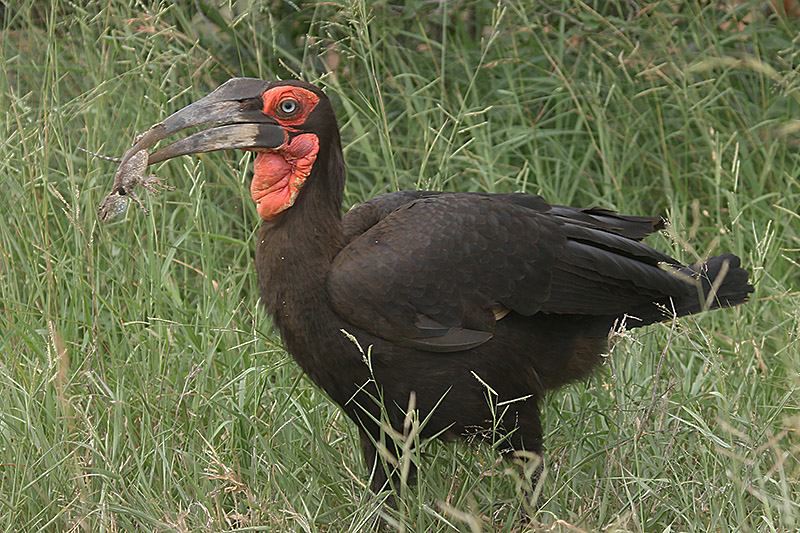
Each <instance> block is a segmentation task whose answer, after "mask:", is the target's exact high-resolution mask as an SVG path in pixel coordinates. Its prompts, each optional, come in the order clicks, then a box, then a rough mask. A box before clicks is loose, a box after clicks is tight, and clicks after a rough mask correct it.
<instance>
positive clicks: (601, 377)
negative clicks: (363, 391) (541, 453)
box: [0, 0, 800, 531]
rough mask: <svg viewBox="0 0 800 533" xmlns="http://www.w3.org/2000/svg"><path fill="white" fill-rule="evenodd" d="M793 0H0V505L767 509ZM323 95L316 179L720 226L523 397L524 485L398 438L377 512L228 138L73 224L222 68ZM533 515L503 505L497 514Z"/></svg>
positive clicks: (455, 510) (777, 515)
mask: <svg viewBox="0 0 800 533" xmlns="http://www.w3.org/2000/svg"><path fill="white" fill-rule="evenodd" d="M796 10H797V7H796V4H794V3H792V2H774V3H768V2H766V3H765V2H742V3H739V2H719V3H716V2H680V1H675V0H669V1H666V0H665V1H659V2H653V3H636V2H629V1H598V2H588V3H586V2H569V1H556V0H553V1H545V2H529V1H522V0H508V1H500V2H491V1H480V0H453V1H443V0H442V1H431V0H412V1H409V2H391V1H375V2H364V1H358V0H331V1H327V2H307V3H299V2H277V1H273V2H258V1H238V2H228V1H212V2H208V1H201V0H197V1H193V2H158V1H154V2H145V1H142V2H135V3H129V2H117V1H111V2H78V3H74V2H66V1H55V0H54V1H50V2H41V1H34V0H30V1H24V0H16V1H4V2H0V26H1V28H2V29H1V31H2V33H0V59H2V65H3V66H2V68H1V69H0V112H2V113H3V117H4V120H3V121H2V122H1V123H0V128H2V130H1V131H0V139H2V142H0V185H2V192H3V195H4V202H3V209H2V224H0V312H1V313H2V318H1V319H0V321H1V322H2V323H0V354H1V355H0V528H2V529H3V530H5V531H220V530H231V531H232V530H244V531H275V530H289V531H299V530H302V531H364V530H372V529H376V528H377V527H379V526H378V524H379V518H378V517H379V516H383V523H384V525H385V527H386V528H387V529H389V530H398V531H453V530H465V531H481V530H483V531H494V530H498V531H523V530H528V529H531V530H546V531H576V530H587V531H594V530H601V529H602V530H609V531H738V530H758V531H789V530H796V529H797V528H798V527H800V508H799V505H798V502H800V480H799V479H798V478H800V462H798V459H797V457H798V455H799V454H800V444H799V443H798V436H797V434H798V428H800V403H799V401H800V394H799V392H798V391H799V390H800V379H799V378H800V350H799V349H798V334H800V315H799V313H798V309H799V308H800V296H799V295H798V290H797V287H798V285H800V263H799V258H800V254H798V251H800V220H799V218H800V216H799V215H798V208H799V207H800V184H799V183H798V175H799V174H800V157H799V156H798V140H800V70H798V64H800V32H799V31H798V29H800V25H799V24H798V20H797V19H796V18H793V16H796V15H797V13H796ZM234 76H255V77H260V78H265V79H275V78H290V77H300V78H303V79H306V80H308V81H312V82H314V83H318V84H320V85H321V86H323V87H324V88H325V89H326V91H327V93H328V94H329V95H330V97H331V99H332V100H333V103H334V106H335V108H336V110H337V113H338V117H339V124H340V126H341V128H342V135H343V140H344V144H345V157H346V159H347V163H348V180H349V181H348V186H347V189H346V193H345V206H344V208H345V209H347V208H349V207H350V206H352V205H354V204H356V203H358V202H360V201H363V200H364V199H366V198H369V197H371V196H373V195H375V194H379V193H383V192H388V191H392V190H397V189H406V188H434V189H446V190H464V191H489V192H528V193H533V194H542V195H544V196H545V197H546V198H547V199H548V200H550V201H552V202H554V203H561V204H573V205H602V206H604V207H608V208H611V209H615V210H618V211H621V212H627V213H632V214H649V215H663V216H665V217H667V218H668V219H669V220H670V221H671V223H672V226H671V228H672V229H671V230H670V231H668V232H665V233H664V234H663V235H661V236H657V237H655V238H653V239H652V240H651V241H650V243H651V244H652V245H653V246H656V247H658V248H659V249H660V250H662V251H665V252H667V253H670V254H673V255H674V256H676V257H679V258H681V259H682V260H684V261H693V260H696V259H697V258H700V257H703V256H705V255H709V254H718V253H723V252H733V253H736V254H738V255H740V256H741V257H742V259H743V263H744V264H745V265H746V266H747V267H748V268H749V269H750V270H751V272H752V278H753V280H754V281H755V284H756V293H755V295H754V297H753V299H752V301H751V302H750V303H749V304H747V305H745V306H742V307H741V308H738V309H735V310H728V311H723V312H716V313H711V314H708V315H703V316H698V317H691V318H687V319H683V320H681V321H680V322H678V323H676V324H663V325H657V326H653V327H651V328H648V329H647V330H645V331H636V332H633V333H632V335H631V336H629V335H625V336H621V337H619V338H615V339H613V342H612V350H611V354H610V357H609V358H608V361H607V364H606V365H605V366H604V368H603V369H602V370H601V371H600V372H598V374H597V376H595V377H593V378H591V379H588V380H586V381H585V382H581V383H577V384H575V385H572V386H570V387H567V388H565V389H564V390H562V391H559V392H557V393H554V394H552V395H551V397H549V398H548V401H547V402H546V405H544V412H545V428H546V431H547V432H548V433H547V434H546V440H545V448H546V450H547V456H546V461H545V468H546V475H545V480H544V483H543V485H542V494H543V495H542V499H541V505H540V506H539V507H538V508H536V509H533V510H532V511H531V508H530V506H529V505H528V502H525V501H524V497H523V496H522V495H521V494H520V492H519V490H518V487H517V483H516V479H515V476H514V475H513V471H511V470H508V469H507V466H508V465H505V464H503V463H497V462H496V459H497V453H496V452H495V451H494V450H492V449H490V448H488V447H468V446H465V445H456V446H452V445H451V446H445V445H440V444H438V443H425V444H424V445H423V446H422V448H421V450H420V451H418V452H417V453H416V454H415V455H414V457H413V458H412V459H413V460H415V461H419V462H420V464H421V465H422V470H421V472H420V476H419V480H418V483H417V484H416V485H415V487H414V489H413V490H412V491H410V493H408V494H405V495H404V496H403V499H402V502H401V505H400V508H399V509H398V510H397V511H396V512H395V511H389V510H386V509H384V508H382V506H381V504H380V502H381V499H380V498H370V497H369V496H368V491H367V490H366V487H365V484H364V483H365V481H366V469H365V467H364V465H363V464H362V463H361V459H360V457H359V454H358V452H357V449H358V447H357V435H356V432H355V431H354V428H353V427H352V426H351V424H350V423H349V422H348V421H347V420H345V419H344V417H343V416H342V415H341V413H340V412H339V411H338V410H337V409H336V408H335V407H334V406H333V405H332V404H331V402H330V401H329V400H328V399H327V398H326V397H325V396H324V395H323V394H322V393H320V392H319V391H318V390H317V389H316V388H315V387H314V386H313V385H312V384H311V383H310V382H309V381H308V380H307V379H305V378H304V377H303V376H302V375H301V373H300V372H299V370H298V369H297V367H296V366H295V365H294V363H293V362H292V360H291V357H290V356H288V355H287V354H286V352H285V351H284V350H283V348H282V346H281V344H280V339H279V337H278V336H277V335H276V334H275V333H274V332H273V331H272V329H271V327H270V324H269V319H268V318H267V317H265V316H264V314H263V312H262V311H261V310H260V309H259V308H258V307H257V305H256V304H257V290H256V286H255V275H254V270H253V266H252V253H253V235H254V232H255V231H256V229H257V227H258V224H259V218H258V215H257V213H256V212H255V209H254V206H253V205H252V201H251V199H250V197H249V194H248V188H249V175H250V173H251V170H250V167H251V156H250V154H245V153H215V154H207V155H203V156H200V157H195V158H182V159H180V160H177V161H172V162H168V163H165V164H162V165H160V166H157V167H156V168H155V169H154V171H155V173H157V174H158V175H159V176H161V177H164V178H168V183H170V184H171V185H173V186H176V187H177V189H176V190H175V191H173V192H167V193H164V194H162V195H160V196H157V197H151V198H149V200H148V204H149V205H150V207H151V212H152V214H151V216H145V215H144V214H143V213H142V212H140V211H139V210H138V208H135V206H133V207H130V208H129V209H128V212H127V213H126V215H125V216H124V217H120V218H119V219H116V220H115V221H114V222H113V223H110V224H100V223H99V222H98V221H97V217H96V206H97V204H98V203H99V201H100V199H101V198H102V197H103V196H104V195H105V194H106V192H108V190H109V188H110V186H111V183H112V181H113V171H114V165H113V163H108V162H105V161H102V160H99V159H95V158H92V157H90V156H88V155H86V154H85V153H83V152H81V151H79V150H78V148H79V147H83V148H87V149H89V150H93V151H99V152H102V153H105V154H108V155H116V156H119V155H121V154H122V153H123V152H124V151H125V149H126V148H127V147H128V146H130V143H131V141H132V139H133V137H134V136H135V134H136V133H137V132H141V131H143V130H145V129H146V128H147V127H149V126H150V125H151V124H153V123H154V122H157V121H158V120H160V119H162V118H164V117H166V116H167V115H168V114H170V113H171V112H172V111H174V110H176V109H179V108H180V107H182V106H184V105H186V104H188V103H189V102H191V101H193V100H195V99H197V98H199V97H201V96H203V95H204V94H206V93H207V92H209V91H210V90H212V89H213V88H215V87H216V86H217V85H219V84H220V83H222V82H223V81H225V80H226V79H228V78H230V77H234ZM526 510H527V511H528V512H532V519H531V521H530V522H526V521H524V520H523V519H522V517H523V515H524V512H525V511H526Z"/></svg>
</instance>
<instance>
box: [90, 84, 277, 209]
mask: <svg viewBox="0 0 800 533" xmlns="http://www.w3.org/2000/svg"><path fill="white" fill-rule="evenodd" d="M268 87H269V82H267V81H264V80H259V79H256V78H233V79H231V80H229V81H227V82H226V83H224V84H222V85H220V86H219V87H218V88H217V89H216V90H215V91H214V92H212V93H211V94H209V95H208V96H205V97H204V98H201V99H200V100H198V101H196V102H194V103H192V104H189V105H188V106H186V107H184V108H183V109H181V110H179V111H177V112H175V113H173V114H172V115H170V116H169V117H168V118H167V119H165V120H164V121H163V122H159V123H157V124H154V125H153V126H151V127H150V128H149V129H148V130H147V131H146V132H144V133H142V134H140V135H139V136H137V137H136V139H135V141H134V144H133V146H132V147H131V148H130V149H128V151H127V152H125V155H124V156H123V157H122V158H121V160H120V164H119V167H118V169H117V172H116V175H115V178H114V185H113V186H112V189H111V191H110V192H109V193H108V194H107V195H106V196H105V197H104V198H103V200H102V202H101V203H100V205H99V207H98V215H99V216H100V218H101V219H102V220H108V219H110V218H113V217H114V216H116V215H118V214H120V213H121V212H123V211H124V210H125V207H126V206H127V198H132V199H134V200H135V201H137V202H138V203H139V205H140V206H141V207H142V208H143V209H144V205H143V204H142V202H141V201H140V200H139V199H138V197H136V195H135V193H134V189H135V188H136V187H137V186H138V185H142V186H144V187H145V188H146V189H147V190H148V191H149V192H157V189H156V187H157V186H161V187H164V188H167V187H165V186H164V185H163V184H162V183H161V180H159V179H158V178H156V177H155V176H145V170H146V168H147V166H148V165H152V164H155V163H160V162H162V161H166V160H167V159H172V158H174V157H178V156H182V155H189V154H197V153H203V152H211V151H215V150H229V149H249V150H259V151H260V150H270V149H278V148H280V147H281V146H283V145H285V144H286V143H287V140H288V134H287V132H286V131H285V129H284V128H283V127H282V126H281V125H280V124H279V123H278V122H277V121H276V120H275V119H274V118H272V117H270V116H268V115H266V114H265V113H264V103H263V95H264V93H265V91H266V90H267V88H268ZM203 126H211V127H209V128H207V129H204V130H201V131H198V132H196V133H194V134H192V135H189V136H188V137H185V138H184V139H181V140H179V141H176V142H174V143H172V144H169V145H167V146H165V147H163V148H161V149H159V150H156V151H154V152H152V153H151V152H150V149H151V148H152V147H153V146H155V144H156V143H158V141H160V140H162V139H165V138H167V137H169V136H170V135H172V134H174V133H176V132H179V131H182V130H185V129H187V128H192V127H203ZM145 211H146V209H145Z"/></svg>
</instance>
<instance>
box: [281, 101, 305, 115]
mask: <svg viewBox="0 0 800 533" xmlns="http://www.w3.org/2000/svg"><path fill="white" fill-rule="evenodd" d="M299 107H300V104H298V103H297V100H295V99H294V98H286V99H285V100H282V101H281V103H280V104H278V110H279V111H280V114H281V115H284V116H289V115H293V114H295V113H296V112H297V110H298V108H299Z"/></svg>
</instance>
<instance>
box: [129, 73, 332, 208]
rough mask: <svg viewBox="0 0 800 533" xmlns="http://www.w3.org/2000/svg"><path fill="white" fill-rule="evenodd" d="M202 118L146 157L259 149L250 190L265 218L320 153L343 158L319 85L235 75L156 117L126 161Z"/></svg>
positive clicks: (291, 197) (290, 198) (284, 201)
mask: <svg viewBox="0 0 800 533" xmlns="http://www.w3.org/2000/svg"><path fill="white" fill-rule="evenodd" d="M198 126H200V127H203V126H210V127H208V128H207V129H203V130H201V131H198V132H196V133H194V134H192V135H189V136H188V137H185V138H183V139H181V140H179V141H176V142H174V143H172V144H170V145H167V146H165V147H163V148H161V149H159V150H156V151H154V152H152V153H151V154H150V157H149V161H148V164H151V165H152V164H154V163H159V162H161V161H166V160H167V159H171V158H173V157H178V156H181V155H188V154H196V153H201V152H211V151H214V150H230V149H244V150H253V151H256V152H258V154H257V155H256V161H255V175H254V176H253V181H252V183H251V185H250V192H251V194H252V196H253V200H254V201H255V202H256V205H257V208H258V214H259V215H260V216H261V218H263V219H265V220H271V219H273V218H275V217H276V216H277V215H278V214H280V213H281V212H283V211H285V210H286V209H288V208H289V207H291V206H292V205H293V204H294V203H295V201H296V200H297V197H298V195H299V194H300V191H301V189H302V188H303V186H304V185H305V183H306V180H307V179H309V177H310V176H311V174H312V170H314V169H317V168H321V165H320V163H318V161H319V162H322V161H325V163H326V164H328V165H329V166H330V165H331V160H336V161H339V160H340V159H341V155H340V152H341V149H340V148H339V147H340V141H339V130H338V126H337V124H336V117H335V115H334V112H333V108H332V106H331V103H330V101H329V100H328V98H327V97H326V96H325V94H324V93H323V92H322V91H321V90H319V89H318V88H317V87H314V86H313V85H311V84H309V83H306V82H303V81H297V80H292V81H277V82H268V81H264V80H259V79H255V78H233V79H231V80H228V81H227V82H225V83H224V84H222V85H220V86H219V87H218V88H217V89H216V90H215V91H214V92H212V93H211V94H209V95H208V96H205V97H204V98H201V99H200V100H198V101H196V102H194V103H192V104H190V105H188V106H186V107H184V108H183V109H181V110H179V111H177V112H175V113H173V114H172V115H171V116H169V117H168V118H167V119H165V120H164V121H163V122H159V123H158V124H155V125H153V126H152V127H151V128H150V129H149V130H148V131H147V132H145V133H144V135H142V136H141V138H140V139H139V140H138V142H136V143H135V144H134V145H133V146H132V147H131V149H130V150H128V151H127V152H126V153H125V156H124V157H123V159H122V162H121V165H125V163H126V162H127V160H128V159H129V158H130V157H131V156H132V155H133V154H135V153H137V152H139V151H140V150H146V149H150V148H151V147H152V146H154V145H155V144H156V143H157V142H158V141H160V140H161V139H164V138H166V137H168V136H170V135H172V134H173V133H176V132H178V131H181V130H184V129H186V128H191V127H198ZM332 147H334V148H335V149H333V150H332ZM336 148H338V151H337V150H336ZM334 152H335V153H334ZM320 156H322V157H320ZM337 156H338V157H337ZM337 167H341V165H338V163H337ZM342 168H343V167H342ZM334 170H336V172H334V173H338V172H339V170H338V168H337V169H334ZM325 171H326V174H329V173H330V172H329V169H327V168H326V169H325ZM341 173H342V174H343V170H341ZM342 179H343V178H342ZM342 185H343V184H342ZM335 187H336V188H339V189H341V186H335ZM340 194H341V193H340Z"/></svg>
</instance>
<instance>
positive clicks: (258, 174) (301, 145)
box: [250, 133, 319, 220]
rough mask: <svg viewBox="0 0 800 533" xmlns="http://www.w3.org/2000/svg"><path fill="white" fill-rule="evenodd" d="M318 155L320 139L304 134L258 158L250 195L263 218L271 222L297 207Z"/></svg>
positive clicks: (261, 153)
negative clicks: (280, 214)
mask: <svg viewBox="0 0 800 533" xmlns="http://www.w3.org/2000/svg"><path fill="white" fill-rule="evenodd" d="M318 152H319V139H318V138H317V136H316V135H313V134H311V133H304V134H302V135H298V136H297V137H294V138H293V139H292V140H291V142H290V144H288V145H287V144H284V145H283V146H281V147H279V148H276V149H274V150H269V151H265V152H260V153H259V154H258V155H257V156H256V162H255V175H254V176H253V181H251V182H250V194H251V195H252V197H253V201H255V203H256V206H257V209H258V214H259V216H261V218H263V219H264V220H270V219H272V218H274V217H275V216H276V215H277V214H278V213H280V212H282V211H285V210H286V209H288V208H289V207H291V206H292V205H294V201H295V199H296V198H297V194H298V193H299V192H300V188H301V187H302V186H303V183H305V180H306V178H307V177H308V175H309V174H310V173H311V167H312V166H313V165H314V161H315V160H316V158H317V153H318Z"/></svg>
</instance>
